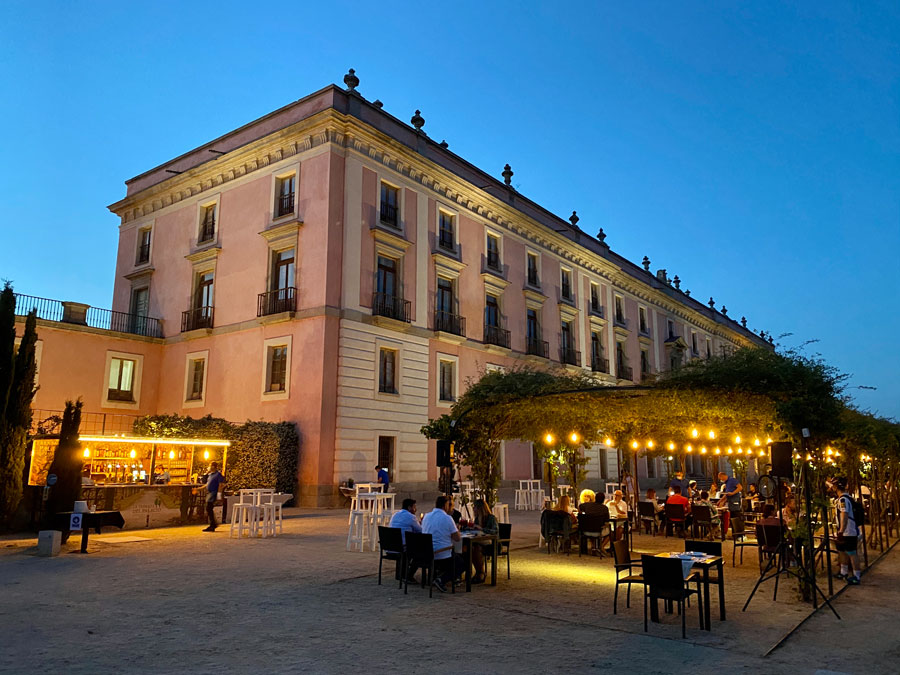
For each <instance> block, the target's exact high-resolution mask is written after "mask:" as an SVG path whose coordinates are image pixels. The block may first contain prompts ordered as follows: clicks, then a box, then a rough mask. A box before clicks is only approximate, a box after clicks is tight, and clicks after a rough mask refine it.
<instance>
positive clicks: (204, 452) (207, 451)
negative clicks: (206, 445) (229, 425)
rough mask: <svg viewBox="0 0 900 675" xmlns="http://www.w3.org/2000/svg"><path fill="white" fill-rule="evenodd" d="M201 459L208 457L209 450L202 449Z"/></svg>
mask: <svg viewBox="0 0 900 675" xmlns="http://www.w3.org/2000/svg"><path fill="white" fill-rule="evenodd" d="M203 459H209V450H204V451H203Z"/></svg>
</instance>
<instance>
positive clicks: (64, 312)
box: [15, 293, 163, 338]
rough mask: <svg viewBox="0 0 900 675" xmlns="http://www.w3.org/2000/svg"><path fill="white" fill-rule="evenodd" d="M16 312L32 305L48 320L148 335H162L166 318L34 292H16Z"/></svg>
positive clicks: (38, 315) (24, 311)
mask: <svg viewBox="0 0 900 675" xmlns="http://www.w3.org/2000/svg"><path fill="white" fill-rule="evenodd" d="M15 296H16V315H17V316H26V315H27V314H28V313H29V312H30V311H31V310H32V309H34V310H36V312H37V318H38V319H43V320H44V321H58V322H60V323H71V324H76V325H79V326H90V327H91V328H99V329H101V330H112V331H118V332H120V333H131V334H132V335H142V336H144V337H152V338H161V337H162V336H163V331H162V322H160V320H159V319H154V318H153V317H150V316H143V315H141V314H129V313H127V312H114V311H113V310H111V309H100V308H99V307H91V306H90V305H82V304H81V303H75V302H63V301H61V300H50V299H48V298H38V297H35V296H33V295H23V294H21V293H16V294H15Z"/></svg>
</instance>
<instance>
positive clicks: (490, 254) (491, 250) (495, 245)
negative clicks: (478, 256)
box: [487, 234, 500, 270]
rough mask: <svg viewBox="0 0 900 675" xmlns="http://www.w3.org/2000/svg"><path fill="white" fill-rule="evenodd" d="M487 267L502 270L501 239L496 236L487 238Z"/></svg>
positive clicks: (490, 235)
mask: <svg viewBox="0 0 900 675" xmlns="http://www.w3.org/2000/svg"><path fill="white" fill-rule="evenodd" d="M487 265H488V267H490V268H491V269H494V270H499V269H500V237H498V236H496V235H494V234H488V236H487Z"/></svg>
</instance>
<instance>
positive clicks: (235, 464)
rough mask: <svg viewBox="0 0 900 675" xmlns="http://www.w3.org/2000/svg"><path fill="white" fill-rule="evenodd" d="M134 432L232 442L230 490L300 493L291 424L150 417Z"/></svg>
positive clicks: (296, 446)
mask: <svg viewBox="0 0 900 675" xmlns="http://www.w3.org/2000/svg"><path fill="white" fill-rule="evenodd" d="M134 433H135V434H137V435H139V436H150V437H154V436H155V437H159V438H209V439H213V438H218V439H223V440H228V441H231V447H229V448H228V464H227V466H226V467H225V473H226V476H227V479H228V487H229V488H230V489H232V490H237V489H240V488H275V489H276V490H278V491H279V492H289V493H291V494H294V495H296V494H297V457H298V454H299V447H300V437H299V436H298V434H297V427H296V426H295V425H294V424H293V423H291V422H250V421H248V422H245V423H244V424H241V425H237V424H233V423H232V422H229V421H228V420H224V419H221V418H219V417H213V416H212V415H208V416H206V417H201V418H200V419H194V418H192V417H182V416H180V415H148V416H147V417H141V418H140V419H138V420H136V421H135V423H134Z"/></svg>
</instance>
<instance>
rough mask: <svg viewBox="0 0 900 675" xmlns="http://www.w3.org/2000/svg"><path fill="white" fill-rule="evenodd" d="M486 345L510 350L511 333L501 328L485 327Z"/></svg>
mask: <svg viewBox="0 0 900 675" xmlns="http://www.w3.org/2000/svg"><path fill="white" fill-rule="evenodd" d="M484 344H486V345H497V346H498V347H506V348H507V349H509V345H510V339H509V331H508V330H506V329H505V328H500V326H485V327H484Z"/></svg>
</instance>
